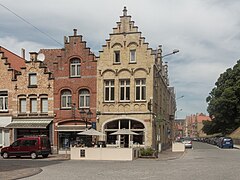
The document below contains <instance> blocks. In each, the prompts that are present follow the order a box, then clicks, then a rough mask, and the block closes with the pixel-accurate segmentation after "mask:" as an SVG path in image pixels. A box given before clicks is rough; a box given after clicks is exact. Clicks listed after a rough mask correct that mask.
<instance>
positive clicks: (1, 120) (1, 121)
mask: <svg viewBox="0 0 240 180" xmlns="http://www.w3.org/2000/svg"><path fill="white" fill-rule="evenodd" d="M11 119H12V118H11V117H0V127H3V128H5V127H6V126H7V125H8V124H10V123H11Z"/></svg>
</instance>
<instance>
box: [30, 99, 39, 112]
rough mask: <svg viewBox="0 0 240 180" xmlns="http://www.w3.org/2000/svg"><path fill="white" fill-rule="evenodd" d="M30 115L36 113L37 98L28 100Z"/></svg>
mask: <svg viewBox="0 0 240 180" xmlns="http://www.w3.org/2000/svg"><path fill="white" fill-rule="evenodd" d="M30 113H37V98H31V99H30Z"/></svg>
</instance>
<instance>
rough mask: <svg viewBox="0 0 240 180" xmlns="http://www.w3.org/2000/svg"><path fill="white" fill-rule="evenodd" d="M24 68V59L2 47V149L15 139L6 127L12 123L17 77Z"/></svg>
mask: <svg viewBox="0 0 240 180" xmlns="http://www.w3.org/2000/svg"><path fill="white" fill-rule="evenodd" d="M24 66H25V60H24V59H23V58H21V57H19V56H18V55H16V54H14V53H12V52H10V51H9V50H7V49H5V48H4V47H0V147H1V146H8V145H9V144H10V142H11V141H12V139H13V137H12V136H11V129H10V128H7V127H6V126H7V125H8V124H10V123H11V121H12V113H13V111H14V109H13V103H12V99H14V96H13V93H14V91H15V84H16V83H15V82H16V76H17V75H18V74H20V71H21V67H24Z"/></svg>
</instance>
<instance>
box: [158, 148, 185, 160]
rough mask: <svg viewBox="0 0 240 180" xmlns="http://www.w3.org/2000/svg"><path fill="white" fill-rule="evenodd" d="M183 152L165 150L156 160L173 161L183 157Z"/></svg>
mask: <svg viewBox="0 0 240 180" xmlns="http://www.w3.org/2000/svg"><path fill="white" fill-rule="evenodd" d="M184 153H185V152H172V149H167V150H165V151H162V152H161V153H159V154H158V160H162V161H166V160H174V159H179V158H181V157H183V156H184Z"/></svg>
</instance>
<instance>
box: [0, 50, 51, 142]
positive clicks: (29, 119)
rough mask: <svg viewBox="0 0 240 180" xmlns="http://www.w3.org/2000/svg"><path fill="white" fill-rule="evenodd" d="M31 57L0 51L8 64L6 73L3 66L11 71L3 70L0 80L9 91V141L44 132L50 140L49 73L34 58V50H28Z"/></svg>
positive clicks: (2, 85)
mask: <svg viewBox="0 0 240 180" xmlns="http://www.w3.org/2000/svg"><path fill="white" fill-rule="evenodd" d="M30 57H31V58H30V61H26V60H25V59H24V58H21V57H19V56H17V55H15V54H14V53H12V52H10V51H8V50H5V51H3V53H2V59H3V60H5V65H8V67H6V68H5V73H6V70H7V71H9V72H11V73H8V74H5V75H6V76H5V78H6V80H7V81H3V80H1V84H0V87H1V89H2V88H6V89H7V90H8V92H9V93H8V99H7V100H8V107H7V108H8V110H7V112H6V113H9V116H10V117H11V122H10V123H9V124H8V125H7V126H6V127H5V128H8V129H10V135H9V138H10V141H11V142H12V141H14V140H16V139H17V138H19V137H23V136H32V135H47V136H48V137H49V138H50V141H51V142H52V141H53V134H52V120H53V78H52V76H51V75H52V74H51V73H50V72H48V71H47V68H46V66H44V65H43V63H42V62H41V61H38V60H37V53H35V52H33V53H30ZM1 72H2V73H4V71H1ZM9 81H10V82H9ZM5 100H6V98H5ZM5 102H6V101H5ZM0 115H1V114H0Z"/></svg>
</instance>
